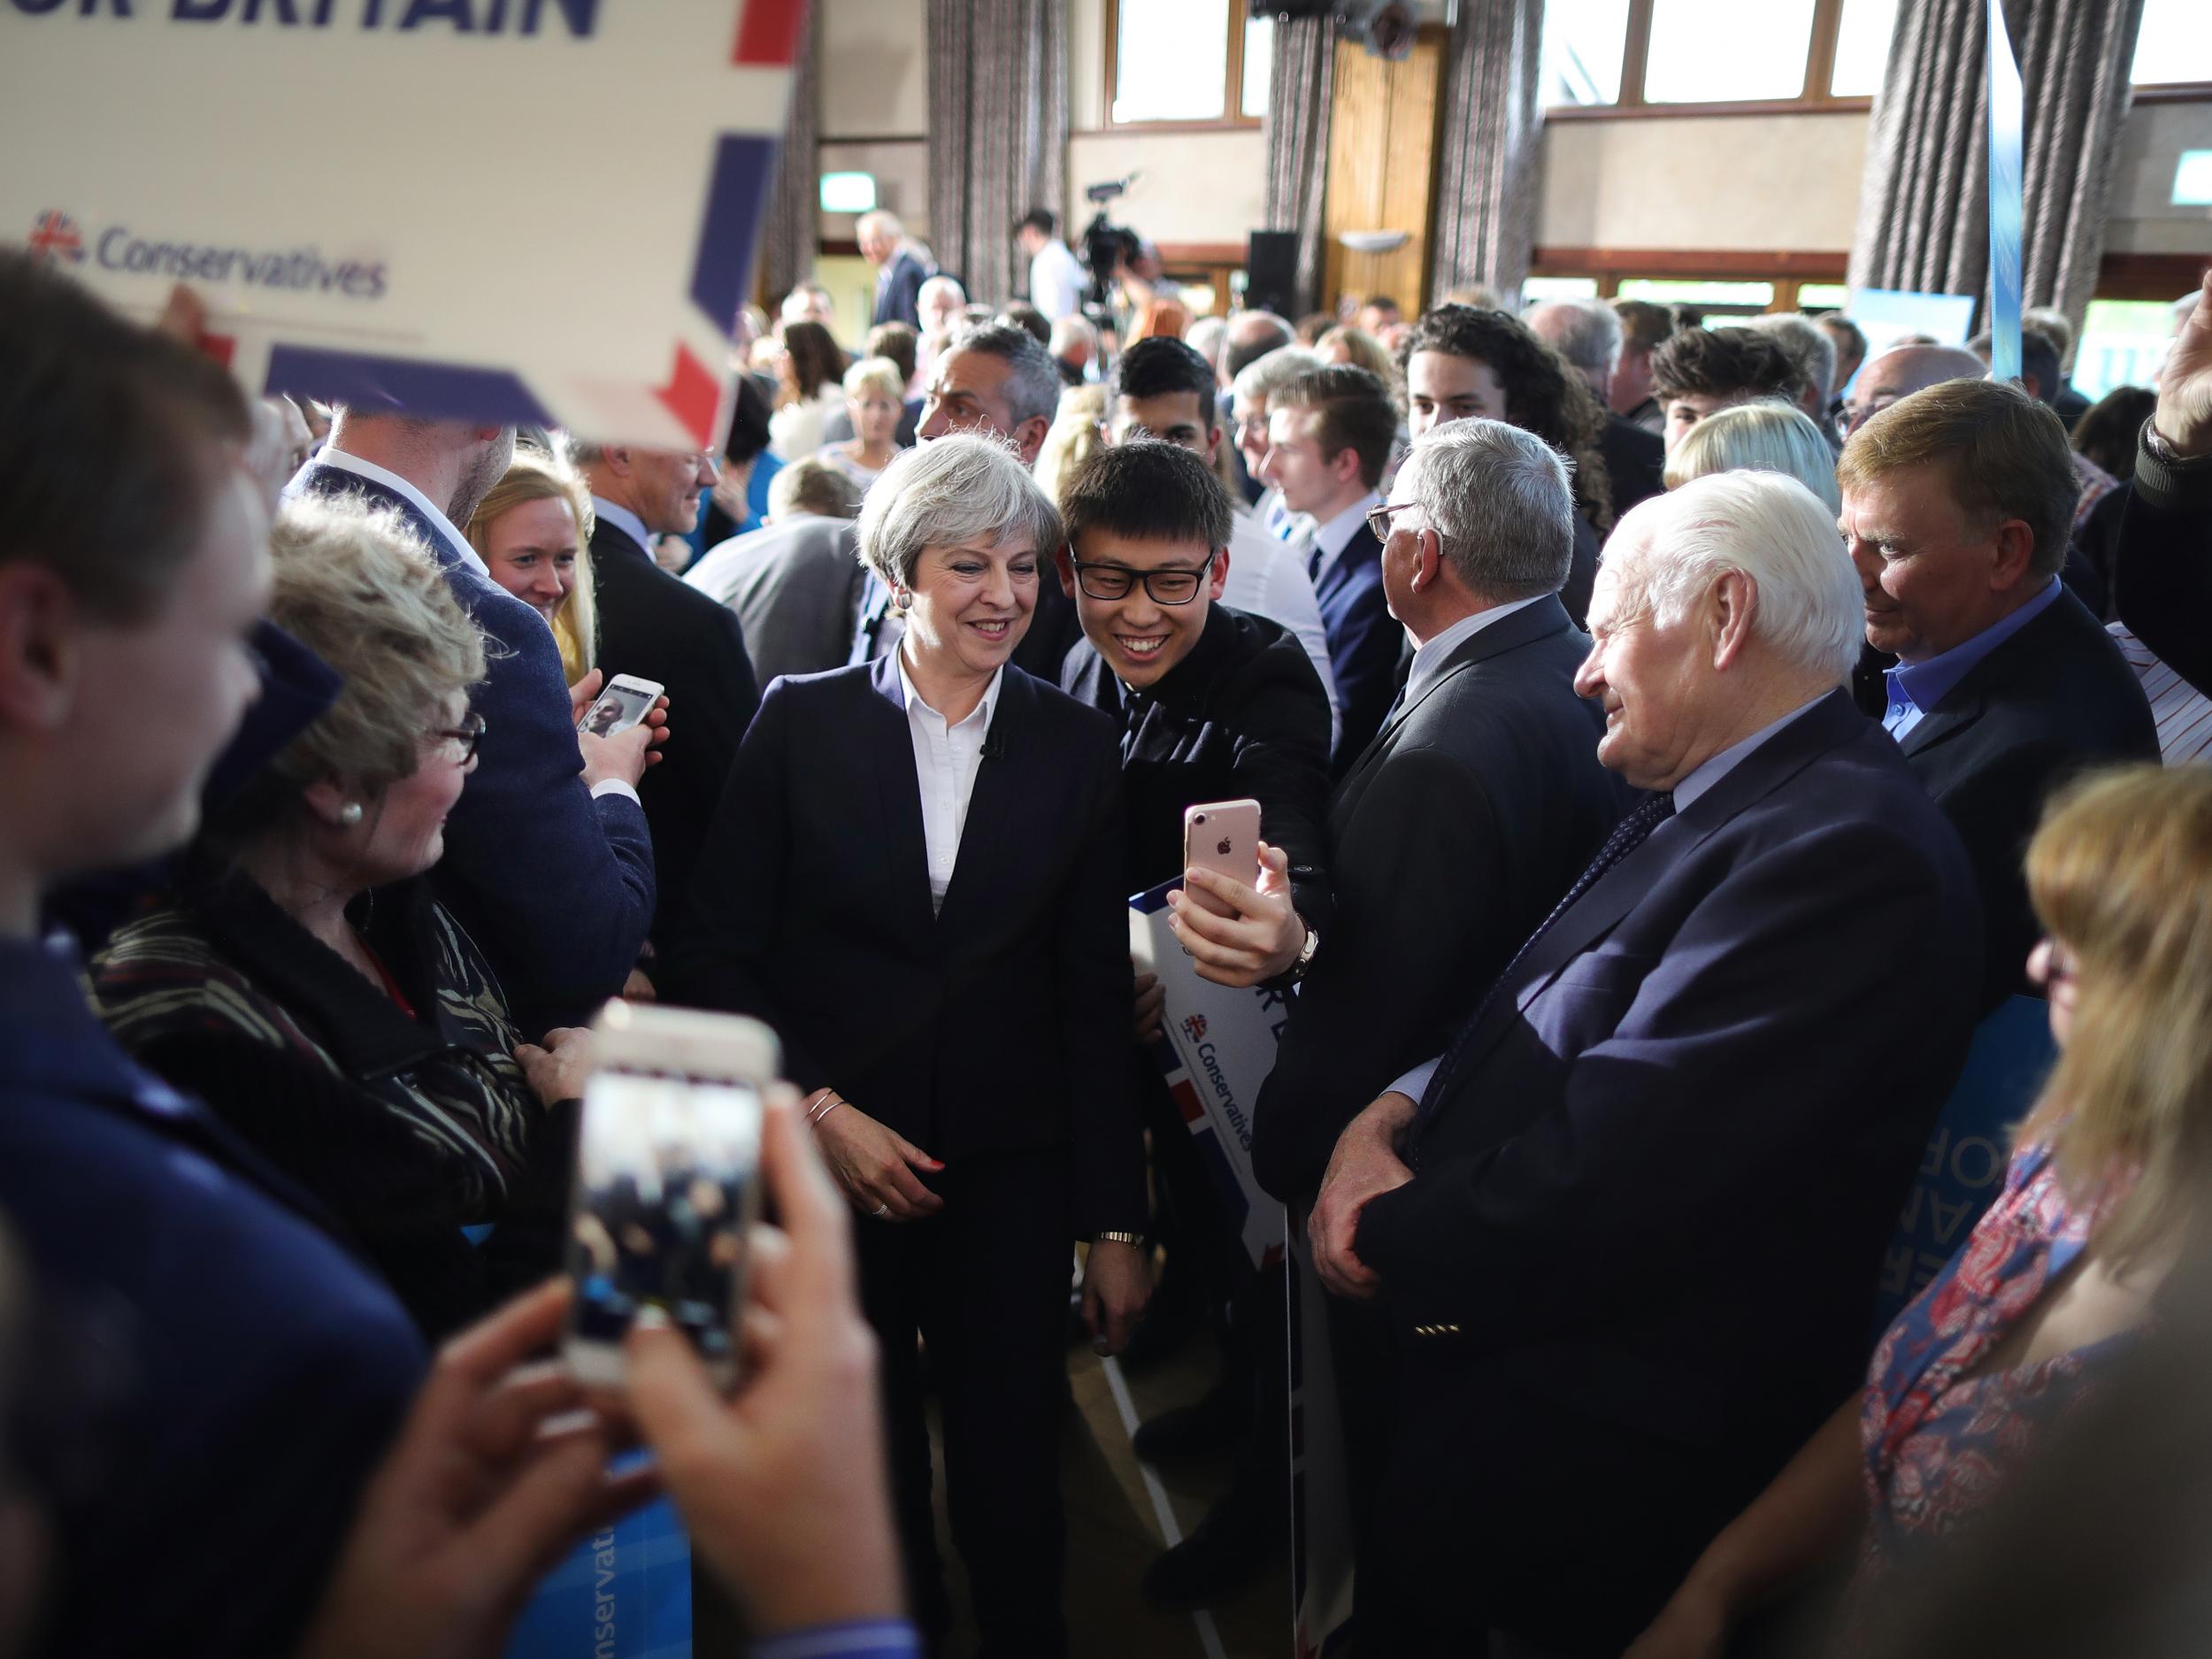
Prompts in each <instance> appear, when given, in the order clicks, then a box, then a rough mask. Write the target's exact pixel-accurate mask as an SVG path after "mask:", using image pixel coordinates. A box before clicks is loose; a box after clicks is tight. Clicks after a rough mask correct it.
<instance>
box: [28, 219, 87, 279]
mask: <svg viewBox="0 0 2212 1659" xmlns="http://www.w3.org/2000/svg"><path fill="white" fill-rule="evenodd" d="M30 249H31V251H32V252H33V253H35V254H36V255H38V256H39V257H41V258H43V259H66V260H68V261H69V263H70V264H71V265H81V264H82V263H83V261H84V237H83V236H82V235H81V234H79V232H78V229H77V221H76V220H75V219H72V218H70V217H69V215H68V214H66V213H57V212H56V211H54V210H53V209H51V208H48V209H47V210H46V211H44V212H43V213H41V214H40V215H39V216H38V223H37V224H35V225H34V226H33V227H31V240H30Z"/></svg>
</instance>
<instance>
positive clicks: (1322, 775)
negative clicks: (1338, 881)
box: [1060, 604, 1329, 915]
mask: <svg viewBox="0 0 2212 1659" xmlns="http://www.w3.org/2000/svg"><path fill="white" fill-rule="evenodd" d="M1060 687H1061V689H1062V690H1064V691H1065V692H1066V693H1067V694H1068V695H1070V696H1071V697H1073V698H1075V699H1076V700H1077V701H1078V702H1079V703H1088V704H1089V705H1090V706H1091V707H1092V708H1094V709H1096V710H1099V711H1100V712H1101V713H1102V714H1105V715H1107V716H1108V717H1110V718H1111V719H1113V721H1114V722H1115V723H1116V724H1117V725H1118V726H1120V728H1121V782H1122V794H1123V798H1124V800H1125V802H1126V803H1127V808H1128V814H1127V816H1128V821H1129V826H1128V841H1127V844H1128V849H1129V879H1130V884H1131V885H1132V886H1133V887H1136V888H1139V889H1142V888H1145V887H1152V886H1154V885H1155V884H1156V883H1158V882H1162V881H1165V880H1168V879H1171V877H1175V876H1179V875H1180V874H1181V873H1182V871H1183V813H1184V810H1185V809H1187V808H1189V807H1194V806H1197V805H1200V804H1201V803H1204V802H1208V801H1236V800H1242V799H1243V798H1245V797H1246V796H1249V797H1251V798H1252V799H1253V800H1255V801H1257V802H1258V803H1260V833H1261V835H1262V836H1263V838H1264V839H1265V840H1266V841H1268V843H1269V844H1270V845H1271V846H1275V847H1279V848H1281V849H1283V851H1284V852H1286V854H1288V855H1289V856H1290V876H1291V884H1292V887H1293V889H1294V893H1295V894H1296V895H1297V897H1298V899H1299V900H1300V901H1302V904H1303V903H1318V902H1320V900H1319V899H1318V898H1317V897H1316V896H1315V895H1314V894H1313V893H1311V892H1310V891H1309V890H1310V889H1314V888H1317V887H1318V884H1320V883H1321V881H1322V879H1323V873H1322V872H1323V869H1324V866H1325V862H1326V856H1325V849H1324V842H1323V834H1322V828H1321V820H1322V815H1323V813H1324V811H1325V810H1326V803H1327V801H1328V795H1329V699H1328V695H1327V694H1326V693H1325V692H1324V691H1323V690H1322V689H1321V676H1320V675H1318V674H1317V673H1316V672H1314V670H1313V661H1312V659H1311V658H1310V657H1308V656H1307V655H1306V652H1305V648H1304V647H1303V646H1302V645H1300V644H1299V642H1298V641H1297V639H1296V637H1295V636H1294V635H1293V634H1289V633H1286V631H1285V630H1284V629H1283V628H1282V627H1281V626H1279V625H1278V624H1276V623H1273V622H1270V621H1269V620H1268V619H1267V618H1264V617H1256V616H1251V615H1248V614H1247V613H1246V612H1244V611H1233V610H1231V609H1230V608H1229V607H1228V606H1226V605H1224V604H1216V605H1215V606H1214V607H1213V608H1212V609H1211V611H1210V612H1209V613H1208V615H1207V617H1206V626H1205V627H1204V629H1203V630H1202V632H1201V633H1200V634H1199V636H1198V639H1197V641H1196V642H1195V643H1194V644H1193V645H1192V647H1191V649H1190V654H1189V655H1188V656H1187V657H1184V658H1183V660H1182V661H1181V662H1179V663H1178V664H1175V666H1174V667H1172V668H1171V669H1169V670H1168V672H1166V673H1164V674H1163V675H1161V676H1160V679H1159V680H1158V681H1157V682H1156V684H1154V685H1152V686H1150V687H1147V688H1146V689H1145V690H1142V691H1130V690H1127V689H1125V687H1123V686H1122V684H1121V682H1120V681H1119V680H1117V679H1116V678H1115V677H1114V674H1113V672H1112V671H1111V670H1110V669H1109V668H1108V667H1107V666H1106V664H1105V662H1104V661H1103V659H1102V658H1101V657H1100V656H1099V654H1098V652H1097V651H1096V650H1095V649H1093V647H1092V645H1091V642H1090V641H1088V640H1083V641H1079V642H1078V644H1077V645H1076V647H1075V649H1073V650H1071V651H1070V652H1069V653H1068V656H1067V661H1066V663H1065V664H1064V666H1063V667H1062V669H1061V671H1060ZM1300 913H1301V914H1302V915H1304V914H1310V912H1309V911H1307V910H1304V909H1303V908H1301V910H1300Z"/></svg>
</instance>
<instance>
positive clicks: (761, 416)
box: [722, 374, 773, 466]
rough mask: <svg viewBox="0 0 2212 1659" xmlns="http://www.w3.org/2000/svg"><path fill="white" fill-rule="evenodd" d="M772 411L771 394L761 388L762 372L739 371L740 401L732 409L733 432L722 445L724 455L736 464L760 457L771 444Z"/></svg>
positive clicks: (739, 464) (738, 392) (730, 462)
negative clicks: (769, 443)
mask: <svg viewBox="0 0 2212 1659" xmlns="http://www.w3.org/2000/svg"><path fill="white" fill-rule="evenodd" d="M772 412H773V407H772V403H771V402H770V400H769V396H768V394H767V393H766V392H765V391H764V390H762V389H761V380H760V378H759V376H757V375H752V374H741V375H739V376H738V377H737V403H736V406H735V407H734V408H733V409H732V410H731V411H730V435H729V437H728V439H727V441H726V442H724V443H723V445H722V457H723V459H725V460H726V461H727V462H729V464H730V465H733V466H743V465H747V464H748V463H749V462H752V461H757V460H758V459H759V458H760V455H761V452H762V451H763V450H764V449H767V447H768V437H769V431H768V418H769V416H770V415H771V414H772Z"/></svg>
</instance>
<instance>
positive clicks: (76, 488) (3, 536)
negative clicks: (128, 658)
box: [0, 251, 251, 622]
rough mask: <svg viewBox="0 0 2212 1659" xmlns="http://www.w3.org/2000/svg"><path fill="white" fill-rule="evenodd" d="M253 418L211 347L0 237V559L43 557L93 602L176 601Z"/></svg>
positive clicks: (128, 605) (130, 618)
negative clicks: (155, 326)
mask: <svg viewBox="0 0 2212 1659" xmlns="http://www.w3.org/2000/svg"><path fill="white" fill-rule="evenodd" d="M250 430H251V426H250V421H249V419H248V416H247V412H246V403H245V399H244V397H243V396H242V394H241V393H240V392H239V390H238V388H237V386H236V385H235V384H234V382H233V381H232V380H231V378H230V376H229V375H228V374H227V373H225V371H224V370H223V369H222V368H221V367H220V366H219V365H217V364H216V363H215V362H214V361H213V360H212V359H211V358H209V357H204V356H203V355H202V354H201V353H199V352H197V351H196V350H194V349H192V348H190V347H189V346H187V345H185V344H183V343H182V342H179V341H177V340H175V339H173V338H172V337H171V336H169V335H167V334H159V333H157V332H154V331H152V330H150V329H146V328H142V327H140V326H138V325H137V324H135V323H132V322H129V321H127V319H124V318H122V317H119V316H118V315H117V314H116V313H115V312H114V311H111V310H109V309H108V307H107V306H106V305H105V304H104V303H102V302H101V301H99V300H98V299H96V298H95V297H94V296H92V294H91V293H90V292H89V291H88V289H86V288H83V287H82V286H81V285H80V284H79V283H77V282H75V281H73V280H71V279H70V278H68V277H65V276H62V275H59V274H58V273H55V272H52V271H50V270H48V269H47V268H46V267H45V266H44V265H43V264H42V263H40V262H38V261H35V260H34V259H32V258H31V257H28V256H27V255H23V254H19V253H13V252H6V251H0V560H16V559H23V560H28V561H33V562H35V563H37V564H40V565H45V566H46V567H47V568H48V569H49V570H50V571H51V572H53V573H54V575H56V576H57V577H58V578H59V579H60V580H61V581H62V583H63V584H64V585H65V587H66V588H68V589H69V592H70V594H71V595H73V597H74V598H75V599H76V600H77V602H78V603H80V604H81V605H83V606H84V607H85V609H86V610H87V611H89V612H91V613H92V614H94V615H96V616H100V617H104V618H109V619H111V620H113V621H119V622H136V621H142V620H144V619H145V618H149V617H150V616H152V615H153V614H154V613H155V612H156V611H159V610H160V609H161V607H162V605H163V603H165V601H166V599H167V598H168V595H169V589H170V586H171V584H172V582H173V580H175V577H176V574H177V572H178V570H179V569H180V567H181V566H182V565H185V564H187V563H188V561H189V560H190V559H191V557H192V555H193V553H194V551H195V550H196V549H197V548H198V547H199V545H200V538H201V535H202V534H203V532H204V529H205V527H206V518H207V514H208V511H209V508H210V507H211V504H212V503H213V501H214V499H215V497H216V495H218V494H219V492H220V491H221V490H222V489H223V488H226V487H227V480H228V469H227V468H223V467H220V466H219V465H216V461H217V453H216V446H218V445H219V444H222V443H225V442H230V443H243V442H245V441H246V439H247V436H248V434H249V433H250Z"/></svg>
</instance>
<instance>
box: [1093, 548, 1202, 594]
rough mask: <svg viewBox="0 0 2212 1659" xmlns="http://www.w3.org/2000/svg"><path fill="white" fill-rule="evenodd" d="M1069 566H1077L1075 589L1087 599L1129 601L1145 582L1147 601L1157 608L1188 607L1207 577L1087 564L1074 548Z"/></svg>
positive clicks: (1197, 574)
mask: <svg viewBox="0 0 2212 1659" xmlns="http://www.w3.org/2000/svg"><path fill="white" fill-rule="evenodd" d="M1068 563H1069V564H1071V565H1074V566H1075V585H1076V586H1077V587H1079V588H1081V589H1082V590H1083V595H1084V597H1085V598H1087V599H1126V598H1128V597H1129V590H1130V589H1131V588H1134V587H1135V586H1136V585H1137V583H1138V582H1139V581H1142V582H1143V583H1144V592H1145V597H1147V598H1148V599H1149V600H1151V601H1152V603H1154V604H1156V605H1187V604H1188V603H1190V602H1191V601H1192V600H1194V599H1195V598H1197V597H1198V584H1199V583H1200V582H1202V581H1203V580H1205V577H1206V572H1204V571H1133V570H1131V569H1130V568H1129V567H1128V566H1127V565H1091V564H1086V563H1084V561H1083V560H1081V559H1079V558H1078V557H1075V549H1073V548H1070V549H1068Z"/></svg>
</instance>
